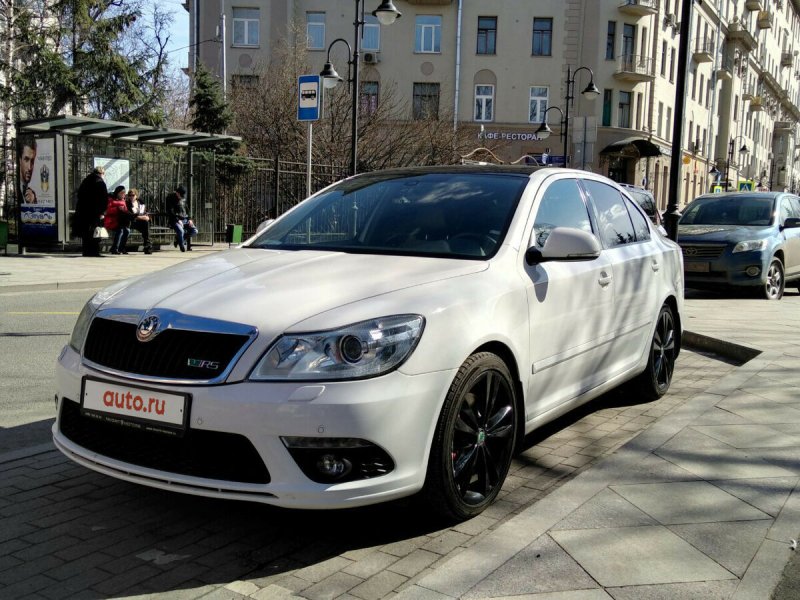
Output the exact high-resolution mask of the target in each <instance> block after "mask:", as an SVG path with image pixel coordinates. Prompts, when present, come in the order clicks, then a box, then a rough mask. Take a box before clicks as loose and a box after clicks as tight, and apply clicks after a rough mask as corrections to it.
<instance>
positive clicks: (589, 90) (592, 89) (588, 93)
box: [564, 65, 600, 167]
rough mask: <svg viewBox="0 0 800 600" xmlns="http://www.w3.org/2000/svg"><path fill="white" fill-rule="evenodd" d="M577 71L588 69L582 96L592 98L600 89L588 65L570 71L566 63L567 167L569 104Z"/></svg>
mask: <svg viewBox="0 0 800 600" xmlns="http://www.w3.org/2000/svg"><path fill="white" fill-rule="evenodd" d="M579 71H589V85H587V86H586V89H585V90H583V91H582V92H581V94H582V95H583V97H584V98H586V99H587V100H594V99H595V98H597V97H598V96H599V95H600V90H598V89H597V86H596V85H595V84H594V73H593V72H592V70H591V69H590V68H589V67H578V68H577V69H575V71H574V72H572V71H570V66H569V65H567V96H566V98H565V100H566V104H565V105H564V110H565V114H564V166H565V167H567V166H569V165H568V159H567V139H568V137H569V105H570V102H572V100H573V99H574V98H575V96H574V95H573V94H574V89H575V76H576V75H577V74H578V72H579Z"/></svg>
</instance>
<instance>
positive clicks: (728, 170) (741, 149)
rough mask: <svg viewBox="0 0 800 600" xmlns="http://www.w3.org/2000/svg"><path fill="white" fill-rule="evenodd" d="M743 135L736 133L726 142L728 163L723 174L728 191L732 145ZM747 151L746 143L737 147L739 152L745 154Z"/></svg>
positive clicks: (748, 150)
mask: <svg viewBox="0 0 800 600" xmlns="http://www.w3.org/2000/svg"><path fill="white" fill-rule="evenodd" d="M743 137H744V136H742V135H737V136H736V137H735V138H731V141H730V142H728V165H727V166H726V167H725V175H726V177H727V178H728V187H727V188H726V190H727V191H730V187H731V163H732V162H733V147H734V146H735V145H736V140H738V139H739V138H743ZM747 152H750V149H749V148H748V147H747V144H745V143H742V147H741V148H739V154H746V153H747ZM737 173H738V169H737ZM737 179H738V177H737Z"/></svg>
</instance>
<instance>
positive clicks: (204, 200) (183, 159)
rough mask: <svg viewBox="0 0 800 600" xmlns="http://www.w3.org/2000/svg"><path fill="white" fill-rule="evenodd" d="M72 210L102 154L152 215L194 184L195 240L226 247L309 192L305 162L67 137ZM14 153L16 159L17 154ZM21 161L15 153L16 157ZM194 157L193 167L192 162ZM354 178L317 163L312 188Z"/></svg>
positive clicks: (12, 221) (9, 201) (8, 217)
mask: <svg viewBox="0 0 800 600" xmlns="http://www.w3.org/2000/svg"><path fill="white" fill-rule="evenodd" d="M68 144H69V152H68V165H67V170H68V187H69V189H68V196H67V197H68V202H67V206H68V211H69V215H70V216H71V215H72V214H73V213H74V210H75V205H76V203H77V189H78V186H80V183H81V181H82V180H83V178H84V177H85V176H86V175H87V174H88V173H89V172H90V171H91V170H92V169H93V168H94V158H95V157H107V158H116V159H125V160H127V161H128V164H129V186H130V187H135V188H138V190H139V192H140V198H141V200H142V201H143V202H144V203H145V204H146V205H147V209H148V211H150V212H161V213H163V212H165V211H166V198H167V195H168V194H169V193H170V192H172V191H173V190H174V189H175V188H176V187H177V186H178V185H179V184H182V185H185V186H187V187H189V186H188V185H187V184H188V182H189V179H190V174H191V181H192V185H191V194H190V197H189V198H188V204H189V210H190V212H191V216H192V218H193V219H194V221H195V224H196V225H197V227H198V229H199V234H198V237H197V238H196V242H197V243H200V244H204V243H205V244H210V243H214V242H224V241H225V235H226V228H227V225H241V226H242V230H243V235H244V236H245V237H247V236H248V235H249V234H252V233H254V232H255V231H256V228H257V227H258V224H259V223H261V222H262V221H263V220H265V219H267V218H275V217H277V216H279V215H281V214H283V213H284V212H286V211H287V210H289V209H290V208H292V207H293V206H294V205H295V204H297V203H298V202H300V201H301V200H302V199H303V198H305V197H306V195H307V193H306V192H307V190H306V165H305V163H296V162H290V161H283V160H280V159H278V158H275V159H264V158H247V157H241V156H235V157H230V156H220V155H218V154H215V153H214V152H212V151H202V150H194V151H193V152H191V153H189V152H187V150H186V149H185V148H177V147H168V146H153V145H145V144H131V143H129V142H128V143H125V142H123V141H118V140H113V139H94V138H83V137H75V136H69V138H68ZM12 155H13V154H12ZM14 156H15V155H14ZM189 157H191V163H192V164H191V165H189V164H188V160H189ZM14 173H16V165H11V168H10V169H8V170H7V173H6V174H7V177H6V181H7V187H6V190H7V193H6V194H5V198H6V203H5V210H4V214H3V215H0V220H5V221H7V222H8V230H9V241H10V242H12V243H13V242H16V241H18V240H17V228H16V213H17V211H18V206H17V198H16V194H15V192H14V190H15V187H14V184H13V180H14V177H13V175H14ZM345 176H347V168H346V167H344V166H342V167H339V166H332V165H312V176H311V191H312V193H313V192H314V191H317V190H319V189H322V188H323V187H325V186H327V185H330V184H331V183H333V182H335V181H337V180H339V179H342V178H343V177H345Z"/></svg>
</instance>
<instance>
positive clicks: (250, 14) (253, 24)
mask: <svg viewBox="0 0 800 600" xmlns="http://www.w3.org/2000/svg"><path fill="white" fill-rule="evenodd" d="M258 24H259V12H258V9H257V8H237V7H234V8H233V45H234V46H258Z"/></svg>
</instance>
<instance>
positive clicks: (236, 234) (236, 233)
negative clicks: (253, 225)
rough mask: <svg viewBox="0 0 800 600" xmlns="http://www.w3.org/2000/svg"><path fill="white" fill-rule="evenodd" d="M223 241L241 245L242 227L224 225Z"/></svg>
mask: <svg viewBox="0 0 800 600" xmlns="http://www.w3.org/2000/svg"><path fill="white" fill-rule="evenodd" d="M225 241H226V242H228V243H229V244H241V243H242V226H241V225H226V227H225Z"/></svg>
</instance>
